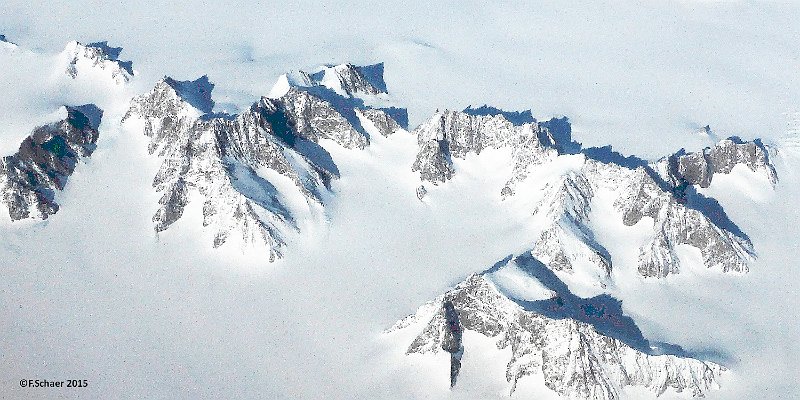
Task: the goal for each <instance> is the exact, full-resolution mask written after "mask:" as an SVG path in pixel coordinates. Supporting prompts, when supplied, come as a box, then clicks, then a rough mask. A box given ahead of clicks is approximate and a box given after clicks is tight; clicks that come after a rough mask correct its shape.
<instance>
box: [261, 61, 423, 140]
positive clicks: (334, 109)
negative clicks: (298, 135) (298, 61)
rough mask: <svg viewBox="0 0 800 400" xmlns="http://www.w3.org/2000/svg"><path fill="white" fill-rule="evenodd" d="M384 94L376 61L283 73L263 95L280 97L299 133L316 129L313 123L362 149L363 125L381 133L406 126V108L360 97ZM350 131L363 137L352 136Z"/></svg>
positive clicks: (381, 65) (367, 137)
mask: <svg viewBox="0 0 800 400" xmlns="http://www.w3.org/2000/svg"><path fill="white" fill-rule="evenodd" d="M386 93H387V91H386V83H385V82H384V80H383V64H382V63H380V64H375V65H368V66H355V65H353V64H349V63H348V64H341V65H336V66H323V67H321V69H320V70H319V71H318V72H314V73H307V72H305V71H293V72H289V73H286V74H283V75H281V76H280V77H279V78H278V81H277V82H276V83H275V85H274V86H273V87H272V90H271V91H270V94H269V97H270V98H273V99H283V100H284V103H286V104H287V107H286V108H287V109H289V110H290V111H293V117H294V119H295V120H296V121H298V124H299V125H300V126H301V130H302V131H305V132H307V133H309V134H310V133H311V131H313V130H320V129H317V128H316V127H317V126H319V127H321V130H323V131H326V132H327V134H328V135H329V136H330V135H331V134H334V135H338V136H339V137H340V142H341V143H340V144H342V145H344V146H345V147H348V148H350V147H358V148H363V146H366V145H367V144H368V143H369V140H368V139H369V133H368V132H367V127H366V126H364V125H368V126H369V127H374V129H375V130H376V131H377V132H378V133H379V134H381V135H382V136H389V135H391V134H393V133H395V132H397V131H399V130H401V129H405V128H406V127H407V126H408V112H407V111H406V109H404V108H396V107H372V106H368V105H367V104H365V100H364V99H363V98H362V97H364V95H377V94H386ZM368 97H369V96H368ZM373 100H374V99H373ZM387 101H388V98H387V97H385V96H384V97H383V98H381V99H380V100H379V101H377V102H378V103H381V104H385V103H386V102H387ZM373 102H374V101H373ZM362 121H363V123H362ZM308 128H311V129H310V130H309V129H308ZM353 132H355V133H358V134H360V135H361V136H363V139H358V138H355V137H354V135H353ZM344 137H350V140H342V139H344ZM348 141H349V143H346V142H348Z"/></svg>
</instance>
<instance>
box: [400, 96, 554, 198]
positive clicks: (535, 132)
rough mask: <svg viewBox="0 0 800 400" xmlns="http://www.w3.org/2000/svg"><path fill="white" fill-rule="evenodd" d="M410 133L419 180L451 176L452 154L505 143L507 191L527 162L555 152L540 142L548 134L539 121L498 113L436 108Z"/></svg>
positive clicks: (443, 179)
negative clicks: (510, 170) (513, 120)
mask: <svg viewBox="0 0 800 400" xmlns="http://www.w3.org/2000/svg"><path fill="white" fill-rule="evenodd" d="M414 134H416V135H417V140H418V142H419V146H420V150H419V153H418V154H417V158H416V160H415V161H414V164H413V166H412V170H413V171H419V172H420V178H421V180H422V181H423V182H430V183H432V184H434V185H438V184H440V183H443V182H446V181H448V180H449V179H450V178H452V176H453V174H454V172H455V171H454V169H453V161H452V158H453V157H455V158H462V159H463V158H464V157H466V155H467V154H468V153H475V154H480V153H481V151H483V150H484V149H487V148H495V149H496V148H501V147H508V148H510V149H512V159H511V163H512V165H513V173H512V176H511V177H510V178H509V180H508V182H507V184H506V186H505V187H504V188H503V189H502V191H501V192H502V193H503V195H510V194H511V193H513V188H514V186H515V184H516V183H517V182H519V181H521V180H524V179H525V177H526V176H527V172H528V169H529V168H530V166H531V165H535V164H541V163H543V162H546V161H548V160H550V159H552V158H553V157H555V156H556V155H557V152H556V150H555V149H552V148H548V147H545V146H544V145H543V144H542V143H541V141H540V138H541V137H549V133H548V132H547V129H546V128H544V127H543V126H542V125H540V124H538V123H535V122H534V123H525V124H522V125H514V124H512V123H511V122H510V121H508V120H507V119H506V118H505V116H503V115H502V114H496V115H474V114H468V113H466V112H458V111H444V112H439V113H436V114H435V115H434V116H433V117H432V118H430V119H429V120H427V121H426V122H425V123H423V124H422V125H420V126H419V127H418V128H417V129H415V130H414Z"/></svg>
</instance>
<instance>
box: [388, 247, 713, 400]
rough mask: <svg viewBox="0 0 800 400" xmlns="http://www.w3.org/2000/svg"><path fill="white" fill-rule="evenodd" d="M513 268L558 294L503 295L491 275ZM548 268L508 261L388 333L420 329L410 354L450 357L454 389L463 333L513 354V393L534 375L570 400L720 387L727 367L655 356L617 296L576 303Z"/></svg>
mask: <svg viewBox="0 0 800 400" xmlns="http://www.w3.org/2000/svg"><path fill="white" fill-rule="evenodd" d="M511 268H515V269H521V270H523V271H524V272H523V273H525V274H528V275H529V277H530V279H538V280H539V281H543V283H545V284H546V285H548V289H550V290H552V291H553V297H551V298H547V299H543V300H539V301H526V300H521V299H516V298H513V297H511V296H509V295H507V294H506V293H504V292H503V291H502V290H501V289H500V288H499V287H498V285H497V284H496V283H495V282H494V281H493V278H492V274H495V273H502V272H503V270H504V269H511ZM537 268H538V269H539V271H538V272H537V271H536V269H537ZM543 270H546V267H545V266H544V265H542V264H541V263H540V262H539V261H538V260H536V259H535V258H533V257H531V256H530V255H523V256H520V257H517V258H515V259H513V260H512V259H511V257H509V258H508V259H506V260H504V261H502V262H500V263H498V264H497V265H495V266H494V267H493V268H492V269H490V270H487V271H485V272H483V273H481V274H473V275H471V276H469V277H468V278H467V279H466V280H464V281H463V282H461V283H459V284H458V285H456V287H454V288H453V289H451V290H449V291H447V292H446V293H444V294H443V295H441V296H439V297H437V298H436V299H434V300H433V301H431V302H429V303H426V304H425V305H423V306H421V307H420V308H419V309H418V310H417V312H416V313H414V314H412V315H410V316H408V317H406V318H404V319H402V320H400V321H398V322H397V323H396V324H395V325H394V326H393V327H391V328H390V329H389V330H388V331H387V334H389V335H391V334H392V333H393V332H395V331H400V330H411V331H413V332H417V333H416V336H415V337H414V339H413V341H412V342H411V343H410V344H409V345H408V348H407V350H406V353H407V354H429V353H433V354H435V353H439V352H448V353H450V354H451V367H450V381H451V385H456V384H457V378H458V374H459V370H460V369H461V366H462V360H463V358H462V357H463V355H464V354H467V353H468V352H470V349H469V348H465V346H464V345H463V343H462V337H463V334H464V332H465V331H472V332H477V333H480V334H481V335H484V336H486V337H488V338H491V339H492V340H493V341H494V343H495V345H496V346H497V348H498V350H500V349H506V348H510V349H511V358H510V359H509V361H508V363H507V366H506V374H505V375H506V379H507V381H508V382H509V386H508V390H509V394H513V393H514V391H515V389H516V387H517V385H518V383H519V381H520V380H521V379H523V378H525V377H526V376H529V375H541V376H542V377H543V379H544V384H545V386H546V387H547V388H549V389H550V390H552V391H554V392H556V393H558V394H559V395H560V396H561V397H563V398H569V399H597V400H613V399H619V398H620V397H621V396H622V394H623V391H624V389H625V387H627V386H641V387H645V388H647V389H649V390H650V391H651V392H653V393H654V394H655V395H656V396H658V395H661V394H663V393H664V392H666V391H667V390H673V391H676V392H685V393H688V394H690V395H691V396H694V397H702V396H704V395H705V394H706V393H708V391H710V390H712V389H716V388H718V387H719V378H720V375H721V374H722V373H724V372H725V371H726V370H725V368H724V367H722V366H720V365H718V364H715V363H713V362H708V361H700V360H697V359H694V358H691V357H689V356H687V355H686V354H684V352H683V351H682V350H680V348H675V347H672V348H671V349H672V350H673V351H672V352H669V353H662V352H658V351H656V349H657V348H658V347H655V346H652V345H651V344H650V343H649V342H648V341H647V340H645V339H644V338H642V337H641V332H639V330H638V328H637V327H636V325H635V324H634V323H633V321H632V320H631V319H630V318H629V317H626V316H625V315H624V314H622V311H621V309H620V307H619V304H618V302H616V301H615V300H614V299H613V298H610V297H608V296H597V297H595V298H591V299H582V298H579V297H577V296H574V295H572V294H571V293H570V292H569V290H568V289H567V288H566V286H565V285H563V283H561V282H560V281H558V279H557V278H555V277H554V276H550V277H549V278H548V277H547V274H546V272H545V271H543ZM543 272H544V276H542V275H543ZM534 275H539V276H534ZM548 280H549V281H548ZM667 347H669V346H667ZM671 353H675V354H671ZM441 373H447V372H446V371H441Z"/></svg>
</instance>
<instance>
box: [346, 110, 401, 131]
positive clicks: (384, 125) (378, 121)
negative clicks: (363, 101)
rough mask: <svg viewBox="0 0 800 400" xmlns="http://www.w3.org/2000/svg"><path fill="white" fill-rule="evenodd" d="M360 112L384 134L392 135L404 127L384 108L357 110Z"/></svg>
mask: <svg viewBox="0 0 800 400" xmlns="http://www.w3.org/2000/svg"><path fill="white" fill-rule="evenodd" d="M356 111H357V112H358V113H360V114H361V115H363V116H364V118H366V119H368V120H369V121H370V122H372V124H373V125H375V128H376V129H377V130H378V132H380V133H381V135H383V136H386V137H388V136H390V135H391V134H393V133H395V132H397V131H398V130H400V129H402V127H401V126H400V124H398V123H397V121H395V119H394V118H392V117H391V116H390V115H389V114H388V113H386V112H385V111H383V110H378V109H374V108H367V109H361V110H356Z"/></svg>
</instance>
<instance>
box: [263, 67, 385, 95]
mask: <svg viewBox="0 0 800 400" xmlns="http://www.w3.org/2000/svg"><path fill="white" fill-rule="evenodd" d="M315 86H322V87H326V88H328V89H330V90H332V91H333V92H335V93H336V94H338V95H340V96H344V97H356V96H360V95H377V94H382V93H383V94H385V93H387V91H386V83H385V82H384V80H383V63H380V64H375V65H367V66H355V65H353V64H349V63H346V64H339V65H335V66H327V65H326V66H323V67H322V68H321V69H320V70H319V71H318V72H314V73H308V72H305V71H296V72H290V73H287V74H284V75H281V77H279V78H278V82H277V83H276V84H275V87H274V88H273V90H272V91H271V92H270V97H280V96H282V95H284V94H285V93H286V91H287V90H288V89H289V88H290V87H315Z"/></svg>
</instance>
